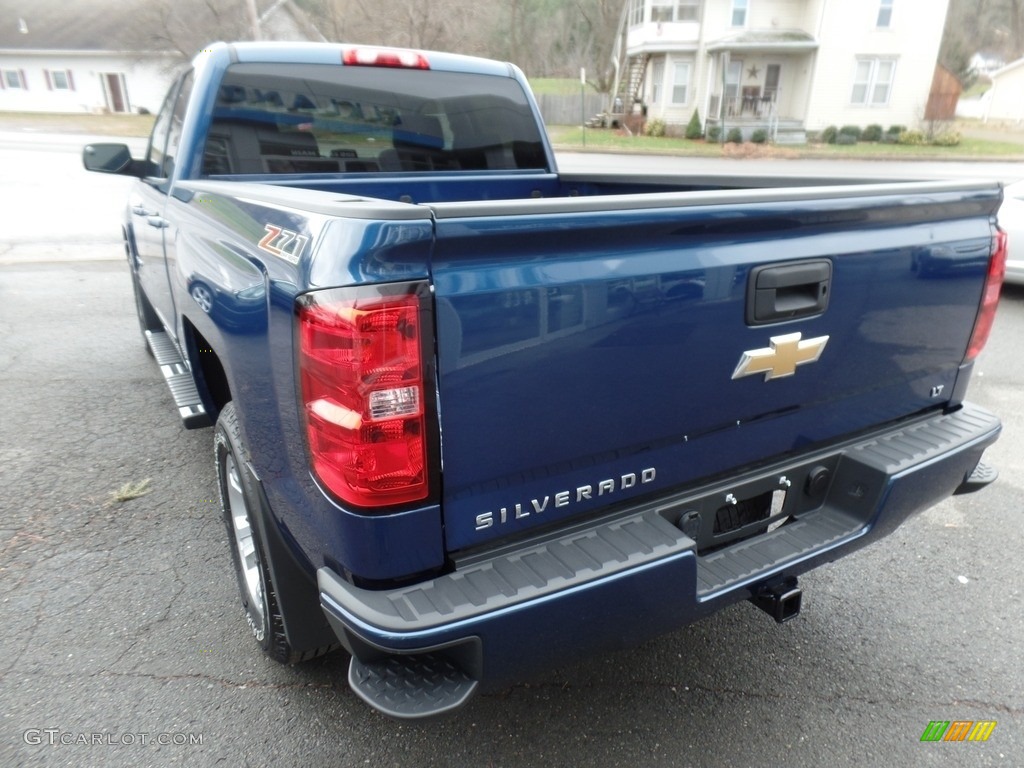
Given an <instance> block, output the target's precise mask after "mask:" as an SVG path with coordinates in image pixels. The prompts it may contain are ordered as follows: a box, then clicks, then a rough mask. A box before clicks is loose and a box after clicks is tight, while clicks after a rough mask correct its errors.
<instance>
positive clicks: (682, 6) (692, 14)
mask: <svg viewBox="0 0 1024 768" xmlns="http://www.w3.org/2000/svg"><path fill="white" fill-rule="evenodd" d="M699 20H700V0H653V2H652V3H651V21H656V22H663V21H699Z"/></svg>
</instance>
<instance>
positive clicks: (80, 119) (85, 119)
mask: <svg viewBox="0 0 1024 768" xmlns="http://www.w3.org/2000/svg"><path fill="white" fill-rule="evenodd" d="M155 119H156V117H155V115H88V114H73V115H61V114H54V113H50V112H0V131H32V132H35V133H86V134H95V135H98V136H127V137H132V136H149V133H150V131H151V130H152V129H153V121H154V120H155Z"/></svg>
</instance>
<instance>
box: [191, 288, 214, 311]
mask: <svg viewBox="0 0 1024 768" xmlns="http://www.w3.org/2000/svg"><path fill="white" fill-rule="evenodd" d="M192 298H193V299H195V302H196V304H198V305H199V308H200V309H201V310H203V312H206V313H207V314H209V313H210V310H211V309H213V297H212V296H211V295H210V292H209V291H208V290H207V289H206V288H204V287H203V286H201V285H194V286H192Z"/></svg>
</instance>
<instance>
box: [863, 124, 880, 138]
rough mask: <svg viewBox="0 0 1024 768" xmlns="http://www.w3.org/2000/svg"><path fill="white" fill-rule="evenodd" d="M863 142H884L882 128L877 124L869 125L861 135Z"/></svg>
mask: <svg viewBox="0 0 1024 768" xmlns="http://www.w3.org/2000/svg"><path fill="white" fill-rule="evenodd" d="M860 140H861V141H881V140H882V126H880V125H878V124H877V123H876V124H874V125H869V126H868V127H867V128H865V129H864V133H862V134H861V135H860Z"/></svg>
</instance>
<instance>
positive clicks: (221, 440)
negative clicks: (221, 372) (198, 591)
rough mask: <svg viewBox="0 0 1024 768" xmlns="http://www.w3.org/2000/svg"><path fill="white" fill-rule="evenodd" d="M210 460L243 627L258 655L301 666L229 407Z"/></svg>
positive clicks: (219, 424) (232, 406)
mask: <svg viewBox="0 0 1024 768" xmlns="http://www.w3.org/2000/svg"><path fill="white" fill-rule="evenodd" d="M214 455H215V459H216V462H217V480H218V486H219V490H220V505H221V511H222V512H223V515H224V525H225V527H226V529H227V534H228V546H229V547H230V549H231V560H232V562H233V563H234V566H235V575H236V577H237V578H238V588H239V594H240V596H241V600H242V609H243V611H244V613H245V620H246V623H247V624H248V625H249V629H250V631H251V632H252V636H253V638H254V639H255V640H256V643H257V644H258V645H259V646H260V648H261V650H262V651H263V652H264V653H265V654H267V656H269V657H270V658H272V659H273V660H274V661H278V662H280V663H282V664H291V663H294V662H296V661H302V660H303V659H304V658H308V656H309V655H308V654H300V653H296V652H294V651H293V650H292V648H291V646H290V645H289V644H288V640H287V638H286V637H285V632H284V621H283V620H282V618H281V611H280V609H279V607H278V602H277V594H276V592H275V590H274V586H273V582H272V581H271V578H270V569H269V562H268V560H267V557H266V554H265V553H266V548H265V547H264V546H263V543H262V541H261V538H260V533H259V528H258V526H257V524H256V515H258V514H259V509H260V507H259V498H260V497H259V494H258V492H257V490H256V486H255V481H254V479H253V477H252V474H251V473H250V471H249V469H248V466H247V464H246V458H247V454H246V451H245V449H244V447H243V445H242V439H241V430H240V429H239V426H238V417H237V416H236V414H235V404H234V402H229V403H228V404H227V405H225V406H224V408H223V409H221V412H220V416H219V418H218V419H217V426H216V427H215V429H214Z"/></svg>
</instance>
